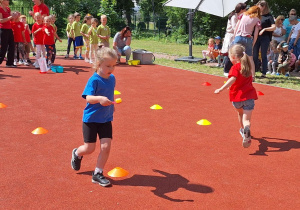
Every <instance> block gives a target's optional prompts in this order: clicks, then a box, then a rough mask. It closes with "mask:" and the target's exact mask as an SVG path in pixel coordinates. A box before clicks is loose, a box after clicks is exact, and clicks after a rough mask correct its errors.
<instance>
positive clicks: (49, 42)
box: [43, 25, 55, 45]
mask: <svg viewBox="0 0 300 210" xmlns="http://www.w3.org/2000/svg"><path fill="white" fill-rule="evenodd" d="M46 29H48V31H49V32H50V34H49V35H47V34H46V32H45V30H46ZM43 31H44V45H53V44H55V42H54V28H53V27H52V26H51V25H50V26H45V25H44V26H43Z"/></svg>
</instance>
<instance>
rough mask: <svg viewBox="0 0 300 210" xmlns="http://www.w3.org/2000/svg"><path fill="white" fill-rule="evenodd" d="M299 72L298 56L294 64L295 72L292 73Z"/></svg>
mask: <svg viewBox="0 0 300 210" xmlns="http://www.w3.org/2000/svg"><path fill="white" fill-rule="evenodd" d="M299 70H300V55H299V57H298V60H297V61H296V62H295V70H294V72H299Z"/></svg>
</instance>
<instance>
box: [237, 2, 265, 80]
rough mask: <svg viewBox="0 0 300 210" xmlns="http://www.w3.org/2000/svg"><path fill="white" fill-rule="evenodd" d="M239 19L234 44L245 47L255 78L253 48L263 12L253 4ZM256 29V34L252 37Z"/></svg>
mask: <svg viewBox="0 0 300 210" xmlns="http://www.w3.org/2000/svg"><path fill="white" fill-rule="evenodd" d="M239 19H240V20H239V21H238V23H237V25H236V28H235V31H234V34H235V38H234V44H241V45H243V46H244V47H245V49H246V51H245V53H246V54H247V55H248V56H249V59H250V64H251V72H252V77H253V79H254V78H255V66H254V62H253V56H252V55H253V54H252V49H253V45H254V44H255V42H256V40H257V36H258V30H259V28H260V19H261V12H260V8H259V7H258V6H253V7H250V8H249V9H248V11H247V12H245V13H244V14H243V15H242V16H241V17H240V18H239ZM253 31H254V36H253V37H252V34H253Z"/></svg>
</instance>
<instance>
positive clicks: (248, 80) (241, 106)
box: [215, 44, 257, 148]
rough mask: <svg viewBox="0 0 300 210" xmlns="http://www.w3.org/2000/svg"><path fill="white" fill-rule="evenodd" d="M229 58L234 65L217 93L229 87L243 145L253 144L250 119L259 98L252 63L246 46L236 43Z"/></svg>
mask: <svg viewBox="0 0 300 210" xmlns="http://www.w3.org/2000/svg"><path fill="white" fill-rule="evenodd" d="M229 58H230V61H231V62H232V64H233V66H232V67H231V69H230V72H229V75H228V78H229V79H228V80H227V82H226V83H225V84H224V85H223V86H222V87H221V88H219V89H217V90H215V93H220V92H221V91H223V90H224V89H226V88H228V87H230V88H229V98H230V101H231V102H232V104H233V106H234V107H235V108H236V110H237V112H238V119H239V122H240V124H241V128H240V134H241V135H242V137H243V147H245V148H247V147H249V146H250V145H251V134H250V119H251V115H252V111H253V109H254V100H256V99H257V94H256V90H255V88H254V87H253V85H252V73H251V63H250V58H249V56H248V55H247V54H246V53H245V47H243V46H242V45H240V44H236V45H234V46H233V47H232V48H231V49H230V50H229Z"/></svg>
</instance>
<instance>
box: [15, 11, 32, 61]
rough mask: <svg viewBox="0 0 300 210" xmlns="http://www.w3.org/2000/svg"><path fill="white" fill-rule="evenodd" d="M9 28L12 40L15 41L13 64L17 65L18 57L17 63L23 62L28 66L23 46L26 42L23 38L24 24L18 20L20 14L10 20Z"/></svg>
mask: <svg viewBox="0 0 300 210" xmlns="http://www.w3.org/2000/svg"><path fill="white" fill-rule="evenodd" d="M11 28H12V31H13V33H14V42H15V55H14V65H17V61H18V57H19V64H24V65H26V66H28V65H29V64H28V63H27V60H26V55H25V54H26V52H25V46H24V45H26V44H27V42H26V39H25V32H24V31H25V26H24V24H23V23H22V22H20V15H18V16H17V17H16V18H14V19H12V21H11Z"/></svg>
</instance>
